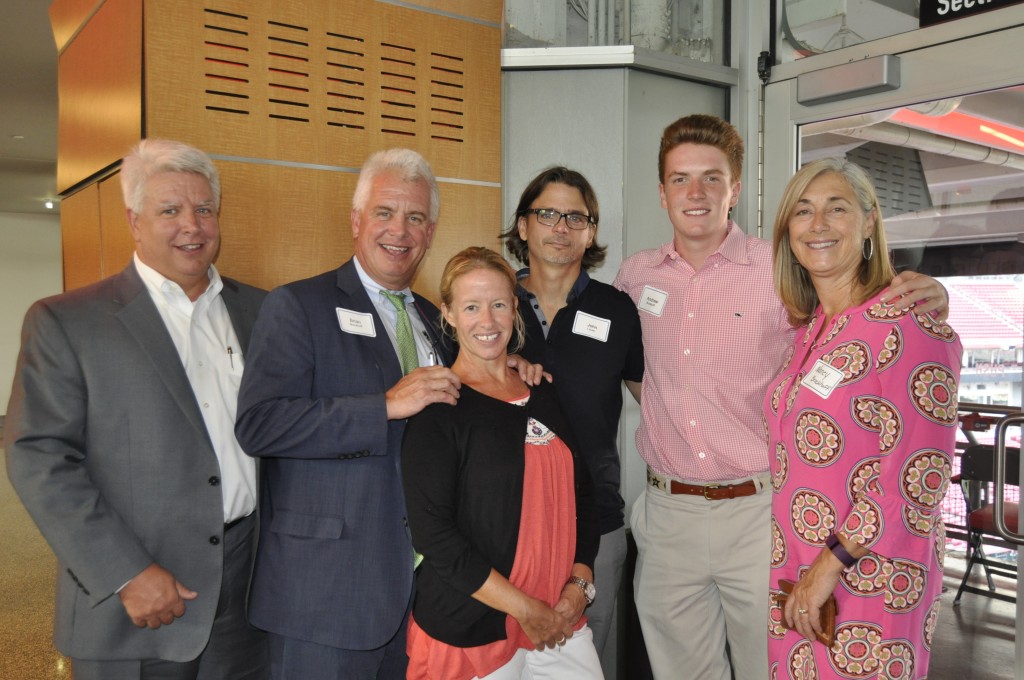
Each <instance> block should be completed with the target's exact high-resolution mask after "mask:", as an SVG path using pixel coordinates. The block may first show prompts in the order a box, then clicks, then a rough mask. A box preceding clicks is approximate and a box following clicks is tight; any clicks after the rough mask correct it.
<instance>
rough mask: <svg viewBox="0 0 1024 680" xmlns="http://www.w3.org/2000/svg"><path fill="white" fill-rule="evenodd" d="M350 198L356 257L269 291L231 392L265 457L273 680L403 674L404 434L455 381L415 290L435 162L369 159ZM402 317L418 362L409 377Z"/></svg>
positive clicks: (265, 577) (242, 438) (429, 233)
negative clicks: (408, 423)
mask: <svg viewBox="0 0 1024 680" xmlns="http://www.w3.org/2000/svg"><path fill="white" fill-rule="evenodd" d="M352 204H353V207H352V213H351V221H352V235H353V238H354V241H355V256H354V257H353V258H352V259H351V260H349V261H348V262H346V263H345V264H344V265H342V266H341V267H340V268H339V269H337V270H335V271H331V272H327V273H325V274H321V275H319V276H316V277H313V278H311V279H306V280H304V281H297V282H295V283H291V284H288V285H286V286H282V287H280V288H278V289H276V290H274V291H273V292H271V293H270V294H269V296H268V297H267V299H266V302H265V303H264V306H263V308H262V311H261V312H260V315H259V318H258V319H257V322H256V326H255V328H254V330H253V336H252V341H251V344H250V348H249V357H248V359H247V361H246V370H245V375H244V377H243V380H242V385H241V390H240V393H239V404H238V421H237V424H236V427H235V432H236V435H237V437H238V441H239V442H240V443H241V445H242V447H243V449H244V450H245V452H246V453H248V454H249V455H251V456H256V457H259V458H261V459H262V461H263V468H262V473H263V474H262V481H261V493H262V496H261V512H262V515H261V522H262V524H261V529H260V543H259V548H258V551H257V556H256V566H255V571H254V574H253V582H252V588H251V593H250V604H249V618H250V620H251V622H252V623H253V624H254V625H256V626H257V627H259V628H262V629H264V630H266V631H268V632H269V633H270V641H271V672H272V676H273V677H274V678H275V680H342V679H345V680H348V679H356V678H358V679H359V680H365V679H366V678H388V679H390V678H394V679H396V680H397V679H399V678H405V670H406V665H407V657H406V654H405V640H406V625H407V622H408V612H409V604H410V599H411V597H412V582H413V559H414V552H413V548H412V543H411V541H410V537H409V530H408V527H407V523H406V511H405V500H404V496H403V493H402V482H401V477H400V475H399V450H400V447H401V443H402V434H403V432H404V430H405V419H406V418H408V417H409V416H412V415H414V414H416V413H418V412H419V411H420V410H422V409H423V408H424V407H425V406H427V405H428V404H432V403H435V402H443V403H447V404H454V403H455V401H456V399H457V397H458V391H459V387H460V383H459V379H458V378H457V377H456V375H455V374H454V373H453V372H452V371H451V370H449V369H448V368H445V367H444V366H443V365H439V364H441V363H446V362H445V361H444V359H446V357H443V356H441V354H440V353H441V352H443V350H442V343H441V342H440V338H439V336H438V334H437V331H436V325H435V321H436V318H437V314H438V312H437V309H436V308H435V307H434V305H432V304H431V303H430V302H428V301H427V300H425V299H424V298H421V297H419V296H418V295H415V294H414V293H412V291H411V290H410V289H409V285H410V284H411V283H412V280H413V278H414V276H415V275H416V271H417V269H418V267H419V265H420V262H421V261H422V260H423V257H424V255H425V254H426V252H427V249H428V248H429V247H430V243H431V240H432V238H433V236H434V230H435V228H436V223H437V215H438V210H439V191H438V187H437V182H436V180H435V179H434V176H433V173H432V172H431V170H430V166H429V165H428V163H427V162H426V160H424V159H423V157H422V156H420V155H419V154H418V153H416V152H414V151H410V150H408V149H390V150H388V151H382V152H378V153H376V154H374V155H373V156H371V157H370V158H369V160H367V162H366V164H365V165H364V166H363V168H362V171H361V172H360V175H359V180H358V183H357V185H356V190H355V195H354V197H353V201H352ZM398 294H400V295H402V296H404V302H402V301H401V298H396V297H395V296H396V295H398ZM389 296H390V297H391V298H394V299H397V300H399V302H393V301H392V300H391V299H389ZM403 307H404V309H403ZM406 313H407V314H408V320H409V322H411V326H412V330H413V336H414V339H415V344H416V358H417V360H418V361H417V363H418V364H419V367H418V368H410V367H409V366H408V365H407V366H406V369H405V374H404V375H403V368H402V363H401V362H400V360H399V349H398V347H399V344H398V340H399V336H400V335H401V334H402V326H403V325H404V324H405V320H404V319H403V317H404V316H405V314H406ZM406 328H408V327H406ZM406 337H407V336H406ZM406 363H407V362H406Z"/></svg>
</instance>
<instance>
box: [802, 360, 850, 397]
mask: <svg viewBox="0 0 1024 680" xmlns="http://www.w3.org/2000/svg"><path fill="white" fill-rule="evenodd" d="M842 380H843V372H842V371H840V370H839V369H838V368H832V367H831V366H829V365H828V364H826V363H825V362H824V361H822V360H821V359H818V360H817V361H815V362H814V367H813V368H812V369H811V372H810V373H808V374H807V375H806V376H805V377H804V379H803V380H802V381H801V382H800V384H801V385H803V386H804V387H806V388H807V389H809V390H810V391H811V392H814V393H815V394H817V395H818V396H819V397H821V398H822V399H828V397H829V395H830V394H832V390H834V389H835V388H836V386H837V385H839V383H840V382H842Z"/></svg>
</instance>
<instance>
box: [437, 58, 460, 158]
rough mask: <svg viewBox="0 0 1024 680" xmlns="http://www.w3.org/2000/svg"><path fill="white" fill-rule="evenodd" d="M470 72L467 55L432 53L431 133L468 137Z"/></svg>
mask: <svg viewBox="0 0 1024 680" xmlns="http://www.w3.org/2000/svg"><path fill="white" fill-rule="evenodd" d="M465 89H466V72H465V70H464V67H463V58H462V57H457V56H455V55H451V54H442V53H440V52H431V53H430V137H431V138H432V139H437V140H442V141H449V142H464V141H466V135H465V129H466V120H465V119H466V109H465V104H466V99H465V97H466V95H465Z"/></svg>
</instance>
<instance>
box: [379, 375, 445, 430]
mask: <svg viewBox="0 0 1024 680" xmlns="http://www.w3.org/2000/svg"><path fill="white" fill-rule="evenodd" d="M460 387H462V381H460V380H459V376H457V375H455V373H454V372H452V369H450V368H445V367H444V366H420V367H419V368H417V369H416V370H414V371H412V372H411V373H409V374H408V375H407V376H405V377H404V378H402V379H401V380H399V381H398V382H397V383H396V384H395V386H394V387H392V388H391V389H390V390H388V391H387V392H385V393H384V399H385V401H386V402H387V409H388V420H401V419H402V418H409V417H411V416H414V415H416V414H417V413H419V412H420V411H422V410H423V409H424V408H426V407H427V406H429V405H430V404H436V403H438V402H441V403H445V404H450V405H452V406H455V403H456V401H458V399H459V388H460Z"/></svg>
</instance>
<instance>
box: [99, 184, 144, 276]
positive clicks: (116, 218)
mask: <svg viewBox="0 0 1024 680" xmlns="http://www.w3.org/2000/svg"><path fill="white" fill-rule="evenodd" d="M98 185H99V191H100V220H101V222H102V227H101V230H100V238H101V240H102V245H101V248H100V255H101V262H102V265H103V276H111V275H113V274H116V273H118V272H119V271H121V270H122V269H124V268H125V267H127V266H128V262H130V261H131V259H132V253H134V252H135V241H134V239H132V232H131V230H130V229H129V228H128V218H127V217H126V216H125V214H124V198H122V196H121V181H120V173H116V174H114V175H111V176H109V177H104V178H103V179H102V180H100V182H99V183H98Z"/></svg>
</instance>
